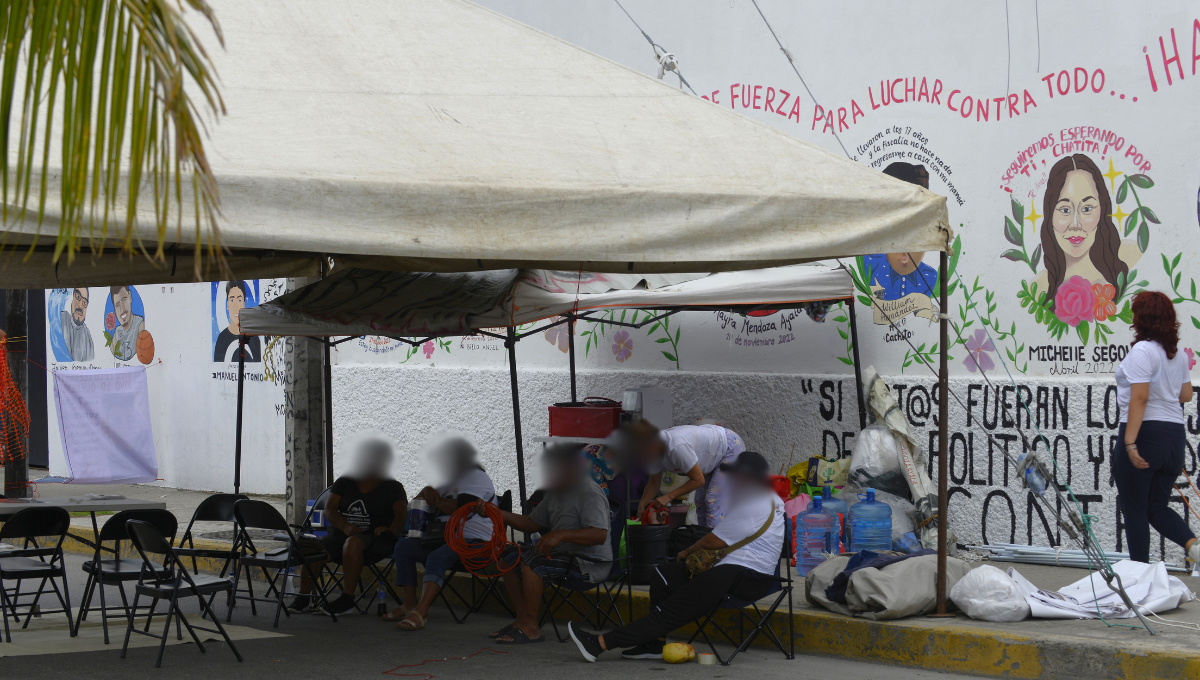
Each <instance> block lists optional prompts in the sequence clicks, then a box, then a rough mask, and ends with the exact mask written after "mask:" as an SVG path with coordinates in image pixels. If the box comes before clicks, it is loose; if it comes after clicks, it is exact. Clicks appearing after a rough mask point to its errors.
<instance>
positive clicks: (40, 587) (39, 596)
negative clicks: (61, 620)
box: [21, 577, 69, 630]
mask: <svg viewBox="0 0 1200 680" xmlns="http://www.w3.org/2000/svg"><path fill="white" fill-rule="evenodd" d="M47 579H49V577H46V578H44V579H42V582H41V583H39V584H38V587H37V591H36V592H34V593H33V602H30V603H29V613H28V614H26V615H25V624H24V625H22V626H21V630H25V629H26V628H28V627H29V622H30V621H32V620H33V612H34V610H36V609H37V606H38V602H40V601H41V599H42V592H43V591H44V590H45V589H46V581H47ZM68 616H69V614H68Z"/></svg>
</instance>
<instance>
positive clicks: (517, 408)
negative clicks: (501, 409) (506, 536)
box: [504, 326, 529, 512]
mask: <svg viewBox="0 0 1200 680" xmlns="http://www.w3.org/2000/svg"><path fill="white" fill-rule="evenodd" d="M504 346H505V347H506V348H507V349H508V380H509V383H510V384H511V385H512V406H513V434H514V435H515V437H516V441H517V488H518V491H519V492H520V494H521V511H522V512H524V510H525V501H527V500H529V497H528V496H526V495H525V447H524V445H523V444H522V441H521V397H520V394H519V392H518V391H517V329H515V328H513V327H512V326H509V328H508V339H507V340H505V341H504Z"/></svg>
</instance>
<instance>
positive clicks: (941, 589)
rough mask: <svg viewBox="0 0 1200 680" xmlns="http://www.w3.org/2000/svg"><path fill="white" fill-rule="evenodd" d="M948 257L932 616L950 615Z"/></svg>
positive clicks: (942, 263) (942, 291) (942, 278)
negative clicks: (935, 603) (947, 557)
mask: <svg viewBox="0 0 1200 680" xmlns="http://www.w3.org/2000/svg"><path fill="white" fill-rule="evenodd" d="M948 262H949V256H948V255H947V253H946V251H944V250H943V251H942V252H941V257H940V259H939V263H938V295H939V296H940V298H941V315H940V316H939V317H938V318H939V320H938V332H939V335H940V338H939V340H938V342H939V343H940V347H939V356H938V511H937V516H938V519H937V522H938V543H937V545H938V553H937V611H936V613H934V614H933V616H946V617H949V616H954V615H953V614H948V613H946V534H947V532H949V530H950V522H949V518H948V517H947V510H948V508H947V507H946V506H947V498H946V496H947V493H946V477H947V476H948V474H949V471H948V468H949V462H948V457H949V454H950V452H949V450H948V448H949V447H948V445H947V444H948V441H947V440H948V438H949V427H950V424H949V422H947V421H948V419H949V412H950V396H949V395H950V380H949V375H950V366H949V359H948V357H947V354H946V352H947V349H948V348H947V345H948V344H949V343H950V332H949V319H950V316H949V314H948V312H949V304H948V301H947V297H946V279H947V277H948V276H949V266H948Z"/></svg>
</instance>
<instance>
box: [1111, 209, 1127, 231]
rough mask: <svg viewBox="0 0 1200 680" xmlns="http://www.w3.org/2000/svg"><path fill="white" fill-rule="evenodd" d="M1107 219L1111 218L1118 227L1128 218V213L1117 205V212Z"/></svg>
mask: <svg viewBox="0 0 1200 680" xmlns="http://www.w3.org/2000/svg"><path fill="white" fill-rule="evenodd" d="M1109 217H1111V218H1113V220H1115V221H1116V223H1117V226H1120V225H1121V222H1123V221H1125V218H1126V217H1129V213H1127V212H1125V211H1123V210H1121V206H1119V205H1118V206H1117V211H1116V212H1115V213H1113V214H1111V215H1109Z"/></svg>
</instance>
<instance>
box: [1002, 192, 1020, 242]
mask: <svg viewBox="0 0 1200 680" xmlns="http://www.w3.org/2000/svg"><path fill="white" fill-rule="evenodd" d="M1013 205H1016V201H1013ZM1014 212H1015V209H1014ZM1004 238H1006V239H1008V242H1009V243H1011V244H1013V245H1014V246H1017V247H1018V248H1020V247H1021V244H1022V242H1024V240H1025V239H1024V235H1023V234H1022V233H1021V230H1020V229H1018V228H1017V225H1016V224H1013V221H1012V220H1010V219H1008V218H1007V217H1005V218H1004Z"/></svg>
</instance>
